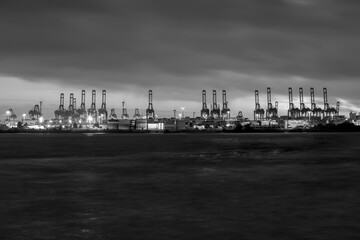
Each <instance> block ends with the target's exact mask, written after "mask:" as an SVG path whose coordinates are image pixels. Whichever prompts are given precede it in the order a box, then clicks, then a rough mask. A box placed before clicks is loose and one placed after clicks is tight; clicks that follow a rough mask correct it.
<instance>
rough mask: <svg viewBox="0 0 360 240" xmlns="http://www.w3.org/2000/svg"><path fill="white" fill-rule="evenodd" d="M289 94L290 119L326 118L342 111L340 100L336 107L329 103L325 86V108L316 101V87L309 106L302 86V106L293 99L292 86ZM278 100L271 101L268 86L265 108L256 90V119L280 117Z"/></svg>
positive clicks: (312, 89) (300, 97)
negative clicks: (306, 103)
mask: <svg viewBox="0 0 360 240" xmlns="http://www.w3.org/2000/svg"><path fill="white" fill-rule="evenodd" d="M288 94H289V109H288V114H287V118H288V119H303V118H310V117H316V118H324V117H333V116H338V115H339V111H340V102H337V103H336V107H332V106H330V105H329V103H328V98H327V89H326V88H323V98H324V108H323V109H321V108H320V107H318V106H317V105H316V103H315V91H314V88H310V100H311V107H310V108H309V107H307V106H306V105H305V103H304V90H303V88H302V87H300V88H299V100H300V108H297V107H296V106H295V104H294V101H293V91H292V88H291V87H290V88H289V89H288ZM278 118H279V116H278V102H277V101H276V102H275V105H273V104H272V101H271V89H270V87H268V88H267V109H266V110H264V109H263V108H261V106H260V102H259V91H258V90H255V110H254V120H255V121H258V120H260V121H261V120H276V119H278Z"/></svg>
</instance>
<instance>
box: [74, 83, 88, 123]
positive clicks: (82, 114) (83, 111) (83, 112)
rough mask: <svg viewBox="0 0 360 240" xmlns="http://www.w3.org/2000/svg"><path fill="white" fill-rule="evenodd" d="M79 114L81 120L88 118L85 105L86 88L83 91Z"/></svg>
mask: <svg viewBox="0 0 360 240" xmlns="http://www.w3.org/2000/svg"><path fill="white" fill-rule="evenodd" d="M76 111H77V113H78V114H79V117H80V119H81V121H83V122H85V121H86V118H87V112H86V107H85V90H82V91H81V104H80V108H79V109H77V110H76Z"/></svg>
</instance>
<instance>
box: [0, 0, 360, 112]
mask: <svg viewBox="0 0 360 240" xmlns="http://www.w3.org/2000/svg"><path fill="white" fill-rule="evenodd" d="M359 24H360V1H359V0H271V1H269V0H181V1H180V0H177V1H172V0H101V1H100V0H96V1H95V0H16V1H11V0H2V1H1V2H0V30H1V37H0V83H1V88H0V111H1V112H3V113H5V111H6V110H7V109H8V108H13V109H14V111H15V113H16V114H17V115H18V116H19V115H21V114H22V113H27V112H28V111H29V110H30V109H31V108H32V107H33V106H34V105H35V104H37V103H38V102H39V101H41V100H42V101H43V106H44V112H45V117H46V118H52V117H54V114H53V112H54V110H55V109H56V108H57V107H58V105H59V103H58V102H59V95H60V93H61V92H64V93H65V97H66V98H65V105H68V104H69V103H68V96H69V94H70V93H71V92H73V93H74V94H75V97H77V98H78V99H79V100H80V93H81V90H82V89H85V90H86V91H87V102H86V105H87V107H89V106H90V92H91V90H92V89H95V90H97V92H98V95H97V97H98V100H99V101H98V102H97V106H98V107H100V105H101V103H100V98H101V96H100V92H101V90H102V89H106V90H107V92H108V96H107V100H108V102H107V106H108V108H115V109H116V110H117V112H118V114H119V113H120V107H121V102H122V101H125V104H126V106H127V108H128V112H129V113H130V114H131V115H132V114H133V110H134V109H135V108H139V109H140V111H141V112H144V109H146V107H147V92H148V90H149V89H152V90H153V92H154V108H155V111H156V112H157V114H158V115H160V116H170V115H172V110H173V109H178V110H180V107H181V106H185V111H186V113H187V115H190V116H192V113H193V112H196V115H199V112H200V108H201V102H200V101H201V90H202V89H205V90H207V93H208V97H207V99H208V103H210V101H211V91H212V90H213V89H216V90H218V102H220V100H221V96H220V93H221V90H223V89H225V90H227V92H228V101H229V106H230V108H231V111H232V115H233V116H234V115H236V114H237V112H238V111H243V112H244V114H245V116H247V117H251V116H252V110H253V109H254V90H255V89H258V90H259V91H260V101H261V104H262V106H263V107H264V108H265V105H266V87H271V88H272V92H273V97H272V98H273V101H275V100H277V101H279V106H280V113H281V114H286V111H287V109H286V108H287V105H288V102H287V89H288V87H293V89H294V90H293V91H294V92H295V96H294V100H295V101H297V100H298V88H299V87H303V88H304V92H305V99H304V100H305V102H306V103H307V105H310V104H309V101H310V97H309V89H310V87H314V88H315V93H316V96H317V103H318V104H319V105H321V106H322V104H323V102H322V98H321V93H322V88H323V87H327V89H328V93H329V102H330V105H335V104H336V101H338V100H339V101H340V102H341V104H342V109H341V114H346V115H347V114H348V112H349V111H351V110H354V111H360V97H359V93H358V91H360V84H359V79H360V67H359V64H360V61H359V60H360V44H359V43H360V28H359ZM79 100H78V102H79ZM3 115H4V114H1V117H0V119H3V118H4V116H3Z"/></svg>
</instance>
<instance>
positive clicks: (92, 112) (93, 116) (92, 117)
mask: <svg viewBox="0 0 360 240" xmlns="http://www.w3.org/2000/svg"><path fill="white" fill-rule="evenodd" d="M87 115H88V117H87V121H89V122H96V120H97V111H96V91H95V90H92V94H91V107H90V108H89V109H88V112H87Z"/></svg>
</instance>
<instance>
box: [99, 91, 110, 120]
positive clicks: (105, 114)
mask: <svg viewBox="0 0 360 240" xmlns="http://www.w3.org/2000/svg"><path fill="white" fill-rule="evenodd" d="M98 112H99V116H100V122H101V123H106V121H107V118H108V112H107V109H106V90H103V91H102V98H101V108H99V110H98Z"/></svg>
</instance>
